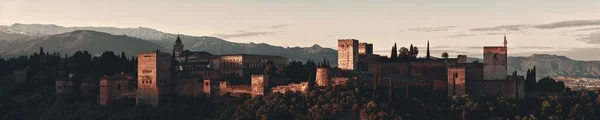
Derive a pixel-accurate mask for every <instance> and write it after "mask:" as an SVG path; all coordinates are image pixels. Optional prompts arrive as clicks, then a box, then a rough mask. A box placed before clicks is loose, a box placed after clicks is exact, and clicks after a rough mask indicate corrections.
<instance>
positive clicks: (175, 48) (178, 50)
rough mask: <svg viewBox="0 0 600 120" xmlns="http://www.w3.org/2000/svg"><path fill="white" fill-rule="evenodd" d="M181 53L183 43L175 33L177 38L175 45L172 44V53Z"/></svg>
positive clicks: (176, 54) (176, 55) (177, 55)
mask: <svg viewBox="0 0 600 120" xmlns="http://www.w3.org/2000/svg"><path fill="white" fill-rule="evenodd" d="M181 53H183V44H182V43H181V38H179V35H177V40H175V45H173V55H174V56H175V57H179V56H180V55H181Z"/></svg>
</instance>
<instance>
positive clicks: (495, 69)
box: [483, 46, 507, 80]
mask: <svg viewBox="0 0 600 120" xmlns="http://www.w3.org/2000/svg"><path fill="white" fill-rule="evenodd" d="M506 66H507V53H506V47H501V46H498V47H496V46H494V47H483V80H506V77H507V67H506Z"/></svg>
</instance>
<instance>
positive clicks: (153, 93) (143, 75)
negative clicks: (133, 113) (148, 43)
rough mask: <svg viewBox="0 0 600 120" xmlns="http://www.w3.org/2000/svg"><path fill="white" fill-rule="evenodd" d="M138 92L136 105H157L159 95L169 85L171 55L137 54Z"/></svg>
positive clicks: (166, 91) (162, 53)
mask: <svg viewBox="0 0 600 120" xmlns="http://www.w3.org/2000/svg"><path fill="white" fill-rule="evenodd" d="M137 81H138V91H137V98H136V103H140V102H143V103H148V104H152V105H158V104H159V100H160V99H161V95H163V94H166V93H168V90H169V88H168V87H169V86H170V84H171V54H169V53H166V52H143V53H139V54H138V80H137Z"/></svg>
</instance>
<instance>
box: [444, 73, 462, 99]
mask: <svg viewBox="0 0 600 120" xmlns="http://www.w3.org/2000/svg"><path fill="white" fill-rule="evenodd" d="M447 71H448V74H447V75H448V96H454V95H464V94H466V86H465V85H466V84H465V67H448V70H447Z"/></svg>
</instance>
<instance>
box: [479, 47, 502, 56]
mask: <svg viewBox="0 0 600 120" xmlns="http://www.w3.org/2000/svg"><path fill="white" fill-rule="evenodd" d="M483 53H484V54H485V53H496V54H506V47H502V46H485V47H483Z"/></svg>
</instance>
